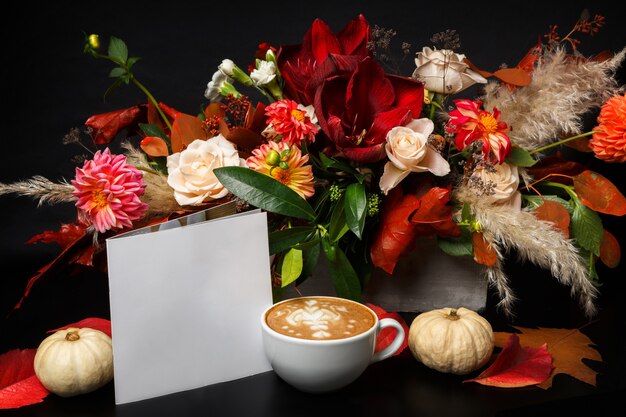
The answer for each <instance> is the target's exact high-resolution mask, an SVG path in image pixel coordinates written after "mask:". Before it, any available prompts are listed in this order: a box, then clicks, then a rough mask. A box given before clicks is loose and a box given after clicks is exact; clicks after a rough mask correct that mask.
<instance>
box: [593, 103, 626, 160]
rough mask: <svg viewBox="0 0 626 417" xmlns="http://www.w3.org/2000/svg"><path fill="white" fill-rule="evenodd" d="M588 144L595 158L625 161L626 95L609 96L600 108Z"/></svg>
mask: <svg viewBox="0 0 626 417" xmlns="http://www.w3.org/2000/svg"><path fill="white" fill-rule="evenodd" d="M598 123H599V124H598V126H596V127H594V128H593V130H594V131H595V133H594V134H593V136H592V138H591V140H590V141H589V146H591V149H593V152H594V153H595V154H596V158H598V159H602V160H604V161H607V162H624V161H626V95H623V96H615V97H611V98H610V99H609V100H608V101H607V102H606V103H604V105H603V106H602V109H601V110H600V115H599V116H598Z"/></svg>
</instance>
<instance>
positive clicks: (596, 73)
mask: <svg viewBox="0 0 626 417" xmlns="http://www.w3.org/2000/svg"><path fill="white" fill-rule="evenodd" d="M625 55H626V48H625V49H623V50H622V51H620V52H619V53H617V54H616V55H615V56H614V57H613V58H611V59H608V60H606V61H602V62H599V61H590V60H583V59H577V58H573V57H572V56H568V55H567V54H566V52H565V51H564V50H562V49H559V50H556V51H555V52H553V53H550V54H548V55H547V56H545V57H543V58H542V59H541V60H540V61H539V63H538V65H537V68H535V70H534V72H533V74H532V81H531V83H530V84H529V85H528V86H526V87H522V88H517V89H515V90H512V91H510V90H509V89H508V88H507V87H506V86H505V85H502V84H499V83H498V82H495V81H492V82H489V83H488V84H487V86H486V87H485V94H484V96H483V97H482V99H483V102H484V107H485V109H487V110H491V109H492V108H493V107H497V108H498V109H499V110H500V111H501V112H502V116H501V120H503V121H505V122H506V123H507V124H508V125H509V126H510V127H511V131H510V132H509V133H508V135H509V137H510V139H511V141H512V142H514V143H516V144H517V145H519V146H521V147H522V148H524V149H526V150H533V149H536V148H539V147H541V146H544V145H547V144H550V143H552V142H555V141H557V140H559V139H563V138H564V137H566V136H572V135H576V134H579V133H581V129H582V127H583V126H582V120H581V117H582V116H583V114H584V113H586V112H587V111H589V110H591V109H593V108H596V107H599V106H601V105H602V103H603V102H604V101H606V100H607V99H608V98H609V97H611V96H612V95H614V94H616V93H617V92H618V91H620V88H619V84H618V82H617V80H616V79H615V78H614V77H615V72H616V70H617V69H618V68H619V66H620V64H621V62H622V61H623V60H624V56H625Z"/></svg>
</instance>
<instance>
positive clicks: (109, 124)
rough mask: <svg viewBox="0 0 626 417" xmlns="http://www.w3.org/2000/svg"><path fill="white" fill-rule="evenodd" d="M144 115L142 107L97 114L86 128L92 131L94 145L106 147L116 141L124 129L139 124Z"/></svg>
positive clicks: (88, 122) (88, 121) (87, 122)
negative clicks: (116, 137) (105, 145)
mask: <svg viewBox="0 0 626 417" xmlns="http://www.w3.org/2000/svg"><path fill="white" fill-rule="evenodd" d="M142 115H143V111H142V108H141V106H133V107H130V108H128V109H121V110H114V111H111V112H108V113H101V114H95V115H93V116H91V117H90V118H89V119H87V121H86V122H85V126H87V127H89V128H91V129H92V132H91V137H92V139H93V141H94V143H95V144H98V145H104V144H107V143H109V142H111V141H112V140H113V139H115V136H117V134H118V133H119V132H120V131H121V130H122V129H126V128H130V127H133V126H134V125H135V124H137V123H138V122H139V119H140V118H141V117H142Z"/></svg>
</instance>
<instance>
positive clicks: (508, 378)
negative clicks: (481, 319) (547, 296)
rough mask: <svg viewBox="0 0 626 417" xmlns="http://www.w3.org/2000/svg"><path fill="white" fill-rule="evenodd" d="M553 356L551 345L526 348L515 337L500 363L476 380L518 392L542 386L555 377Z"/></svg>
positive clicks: (508, 344) (508, 343)
mask: <svg viewBox="0 0 626 417" xmlns="http://www.w3.org/2000/svg"><path fill="white" fill-rule="evenodd" d="M553 368H554V366H552V356H551V355H550V353H548V350H547V344H546V343H544V344H543V345H542V346H541V347H539V348H533V347H522V346H521V345H520V343H519V336H517V335H516V334H514V333H513V334H511V336H510V337H509V340H507V342H506V345H505V346H504V348H503V349H502V351H501V352H500V354H499V355H498V357H497V358H496V360H495V361H494V362H493V363H492V364H491V366H489V368H487V369H485V370H484V371H483V372H482V373H481V374H480V375H478V376H477V377H476V378H473V379H468V380H466V381H463V382H477V383H479V384H482V385H490V386H494V387H501V388H517V387H525V386H528V385H535V384H540V383H542V382H543V381H545V380H546V379H548V377H549V376H550V374H551V373H552V369H553Z"/></svg>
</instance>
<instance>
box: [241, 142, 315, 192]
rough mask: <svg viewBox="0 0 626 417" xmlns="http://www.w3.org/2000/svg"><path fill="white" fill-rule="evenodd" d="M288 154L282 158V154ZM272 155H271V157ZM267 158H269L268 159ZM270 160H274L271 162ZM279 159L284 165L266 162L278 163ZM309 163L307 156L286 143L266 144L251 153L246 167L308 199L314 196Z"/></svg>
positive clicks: (311, 170) (313, 184) (311, 171)
mask: <svg viewBox="0 0 626 417" xmlns="http://www.w3.org/2000/svg"><path fill="white" fill-rule="evenodd" d="M286 151H288V154H286V155H285V156H282V155H283V153H286ZM272 154H273V155H272ZM268 156H269V157H268ZM272 159H275V160H274V161H272ZM278 159H281V160H282V162H284V165H283V164H282V163H281V165H282V167H281V166H279V165H277V164H272V165H270V163H269V162H268V160H269V161H270V162H276V163H277V162H278ZM308 162H309V155H304V156H303V155H302V152H301V151H300V148H298V147H297V146H291V147H290V145H289V144H287V143H286V142H280V143H276V142H268V143H266V144H264V145H261V146H260V147H258V148H257V149H255V150H253V151H252V156H251V157H250V158H248V159H247V160H246V163H247V164H248V167H250V168H251V169H253V170H255V171H257V172H260V173H262V174H265V175H268V176H270V177H272V178H274V179H275V180H277V181H279V182H281V183H282V184H284V185H286V186H287V187H289V188H291V189H292V190H294V191H295V192H296V193H298V194H299V195H300V197H302V198H309V197H311V196H312V195H313V194H315V181H314V180H313V168H312V167H311V165H310V164H308Z"/></svg>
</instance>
